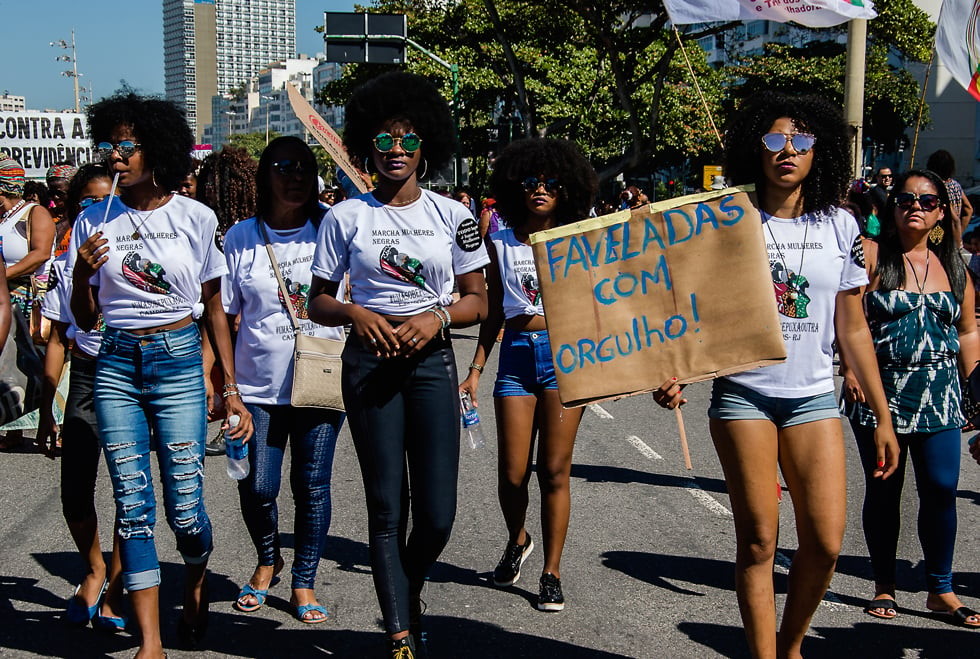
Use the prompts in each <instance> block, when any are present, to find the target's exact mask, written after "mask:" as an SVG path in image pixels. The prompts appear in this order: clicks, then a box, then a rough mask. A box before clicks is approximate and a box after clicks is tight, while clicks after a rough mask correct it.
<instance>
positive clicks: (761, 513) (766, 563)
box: [710, 419, 779, 659]
mask: <svg viewBox="0 0 980 659" xmlns="http://www.w3.org/2000/svg"><path fill="white" fill-rule="evenodd" d="M710 429H711V439H712V441H713V442H714V444H715V450H716V451H717V452H718V458H719V459H720V460H721V466H722V469H723V470H724V472H725V483H726V485H727V486H728V496H729V499H730V500H731V504H732V514H733V516H734V518H735V544H736V551H735V593H736V595H737V597H738V608H739V611H740V612H741V614H742V624H743V625H744V627H745V636H746V639H747V640H748V644H749V651H750V652H751V653H752V656H753V657H759V658H763V659H774V658H775V657H776V597H775V593H774V587H773V580H772V568H773V560H774V558H775V555H776V540H777V538H778V536H779V501H778V499H777V498H776V492H775V484H776V483H777V479H778V474H777V460H778V440H777V436H776V427H775V425H773V424H772V423H771V422H770V421H764V420H744V421H721V420H718V419H711V421H710Z"/></svg>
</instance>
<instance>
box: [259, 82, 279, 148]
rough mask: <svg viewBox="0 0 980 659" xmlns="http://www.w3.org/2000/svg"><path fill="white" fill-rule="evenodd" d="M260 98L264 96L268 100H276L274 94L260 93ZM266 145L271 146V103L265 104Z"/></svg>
mask: <svg viewBox="0 0 980 659" xmlns="http://www.w3.org/2000/svg"><path fill="white" fill-rule="evenodd" d="M259 98H264V99H265V100H266V101H274V100H276V99H275V97H274V96H265V95H261V94H260V95H259ZM265 145H266V146H269V104H268V103H266V104H265Z"/></svg>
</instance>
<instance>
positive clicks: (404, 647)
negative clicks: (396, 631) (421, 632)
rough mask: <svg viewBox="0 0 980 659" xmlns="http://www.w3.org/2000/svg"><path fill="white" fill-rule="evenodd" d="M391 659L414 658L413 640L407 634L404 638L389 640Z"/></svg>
mask: <svg viewBox="0 0 980 659" xmlns="http://www.w3.org/2000/svg"><path fill="white" fill-rule="evenodd" d="M391 659H416V654H415V641H413V640H412V635H411V634H409V635H408V636H406V637H405V638H400V639H398V640H397V641H391Z"/></svg>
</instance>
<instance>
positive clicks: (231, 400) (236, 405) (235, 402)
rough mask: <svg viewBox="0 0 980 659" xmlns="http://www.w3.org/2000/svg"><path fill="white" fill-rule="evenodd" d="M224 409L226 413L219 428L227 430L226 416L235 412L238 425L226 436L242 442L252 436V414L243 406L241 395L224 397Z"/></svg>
mask: <svg viewBox="0 0 980 659" xmlns="http://www.w3.org/2000/svg"><path fill="white" fill-rule="evenodd" d="M225 410H226V411H227V415H226V416H225V422H224V423H222V424H221V430H222V431H224V432H228V430H229V428H230V426H229V425H228V417H230V416H232V415H235V414H237V415H238V425H237V426H235V429H234V430H232V431H231V434H229V435H228V436H229V437H230V438H231V439H233V440H238V439H240V440H242V443H243V444H244V443H246V442H247V441H248V440H249V439H251V437H252V431H253V428H252V414H251V413H250V412H249V411H248V409H246V408H245V403H243V402H242V397H241V396H229V397H228V398H226V399H225Z"/></svg>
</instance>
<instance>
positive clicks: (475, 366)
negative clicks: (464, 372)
mask: <svg viewBox="0 0 980 659" xmlns="http://www.w3.org/2000/svg"><path fill="white" fill-rule="evenodd" d="M470 368H475V369H476V370H477V372H478V373H482V372H483V367H482V366H480V365H479V364H477V363H476V362H470Z"/></svg>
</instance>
